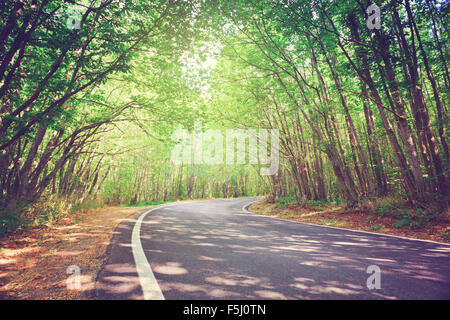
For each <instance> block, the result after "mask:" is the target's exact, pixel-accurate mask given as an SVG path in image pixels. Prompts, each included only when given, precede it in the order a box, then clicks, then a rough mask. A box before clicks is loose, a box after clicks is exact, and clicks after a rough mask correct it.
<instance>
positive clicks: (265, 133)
mask: <svg viewBox="0 0 450 320" xmlns="http://www.w3.org/2000/svg"><path fill="white" fill-rule="evenodd" d="M171 138H172V141H174V142H176V143H177V144H176V146H175V147H174V148H173V150H172V155H171V160H172V161H173V162H174V163H175V164H194V165H196V164H245V163H249V164H255V165H270V166H269V167H263V168H261V169H260V174H261V175H273V174H275V173H277V172H278V167H279V131H278V130H277V129H258V130H257V129H228V130H226V131H225V134H224V133H223V132H222V131H220V130H217V129H208V130H205V131H203V130H202V122H201V121H196V122H195V123H194V130H193V132H189V131H188V130H187V129H182V128H180V129H177V130H175V131H174V132H173V133H172V136H171ZM269 140H270V148H269ZM247 141H248V143H247ZM246 147H248V148H246ZM269 149H270V152H269ZM246 150H248V152H246ZM224 155H225V157H224ZM247 155H248V157H247Z"/></svg>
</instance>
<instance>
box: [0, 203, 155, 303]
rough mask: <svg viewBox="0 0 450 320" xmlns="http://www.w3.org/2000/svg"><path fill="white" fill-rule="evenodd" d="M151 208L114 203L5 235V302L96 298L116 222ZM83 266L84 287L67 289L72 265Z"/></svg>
mask: <svg viewBox="0 0 450 320" xmlns="http://www.w3.org/2000/svg"><path fill="white" fill-rule="evenodd" d="M145 210H148V207H108V208H102V209H97V210H91V211H87V212H85V213H80V214H78V215H76V216H72V217H71V218H64V219H61V220H60V221H59V222H58V223H57V224H54V225H51V226H46V227H42V228H39V229H32V230H25V231H20V232H16V233H13V234H11V235H9V236H8V237H5V238H3V239H0V300H6V299H8V300H13V299H14V300H16V299H27V300H47V299H49V300H55V299H56V300H60V299H62V300H73V299H76V300H85V299H92V294H93V292H94V285H95V280H96V277H97V274H98V272H99V271H100V270H101V268H102V266H103V264H104V263H105V261H106V258H107V247H108V245H109V243H110V240H111V238H112V236H113V233H114V229H115V228H116V226H117V225H118V224H119V223H120V222H121V221H123V220H124V219H127V218H128V217H131V216H133V215H135V214H138V213H140V212H144V211H145ZM72 265H76V266H78V267H79V268H80V270H81V273H80V280H81V290H69V289H67V285H66V281H67V279H68V278H69V277H70V276H71V274H70V273H69V274H68V273H67V268H68V267H69V266H72Z"/></svg>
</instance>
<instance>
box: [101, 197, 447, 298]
mask: <svg viewBox="0 0 450 320" xmlns="http://www.w3.org/2000/svg"><path fill="white" fill-rule="evenodd" d="M254 200H255V198H245V199H244V198H241V199H233V200H211V201H193V202H183V203H176V204H172V205H169V206H163V207H161V208H158V209H155V210H153V211H152V212H149V213H148V214H147V215H146V216H145V217H144V218H143V220H142V221H141V223H140V227H139V228H135V226H136V222H137V221H139V220H138V218H139V216H136V217H135V218H133V219H128V220H127V221H124V222H123V223H121V224H120V225H119V226H118V228H117V229H116V234H115V235H114V237H113V241H112V243H111V245H110V248H109V260H108V262H107V264H106V265H105V267H104V269H103V271H102V272H101V273H100V274H99V277H98V279H97V289H96V294H97V299H143V298H144V297H147V298H148V295H147V296H145V294H144V291H145V290H147V289H148V288H144V289H143V286H142V285H141V282H142V280H143V279H142V274H141V277H140V275H139V273H138V271H137V270H138V269H139V268H140V269H139V270H141V271H142V270H143V269H142V268H143V267H144V269H145V263H144V264H143V263H142V261H140V260H139V261H138V262H139V263H138V264H139V265H140V267H138V269H137V267H136V263H135V259H136V257H137V255H136V252H134V253H133V250H135V251H136V243H132V234H133V229H134V230H135V232H136V230H137V229H139V230H138V231H139V232H140V236H139V237H138V238H137V239H138V240H139V241H140V245H142V249H143V255H142V256H144V255H145V258H146V261H145V262H147V261H148V263H149V266H150V268H148V264H147V268H148V270H151V273H152V276H154V278H153V280H154V281H153V283H152V279H150V278H149V279H147V280H149V281H147V282H146V281H144V284H145V285H147V284H148V285H149V286H153V287H152V288H150V290H156V291H158V290H160V291H159V292H160V293H161V294H162V296H161V297H163V298H165V299H450V246H449V245H444V244H439V243H432V242H425V241H416V240H408V239H402V238H397V237H389V236H384V235H377V234H370V233H362V232H353V231H349V230H343V229H335V228H327V227H322V226H313V225H308V224H302V223H296V222H291V221H284V220H280V219H273V218H270V217H264V216H260V215H257V214H253V213H249V212H246V211H245V210H243V207H244V206H245V205H246V204H248V203H250V202H252V201H254ZM135 236H136V235H135ZM135 240H136V239H135ZM144 260H145V259H144ZM373 265H375V266H377V267H378V268H379V270H380V273H379V278H378V279H379V280H380V281H379V282H376V279H375V278H376V276H375V274H373V273H367V268H368V267H369V266H373ZM372 268H375V269H376V267H372ZM141 271H140V272H141ZM372 272H373V271H372ZM369 277H371V281H369V282H370V283H371V284H373V285H375V284H377V283H378V284H379V286H380V288H379V289H377V288H374V289H369V288H368V287H367V279H368V278H369ZM155 285H156V287H155Z"/></svg>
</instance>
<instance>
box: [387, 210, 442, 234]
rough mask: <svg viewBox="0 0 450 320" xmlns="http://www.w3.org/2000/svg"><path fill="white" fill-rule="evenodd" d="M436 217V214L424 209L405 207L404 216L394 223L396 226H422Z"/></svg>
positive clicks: (412, 227)
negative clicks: (428, 212)
mask: <svg viewBox="0 0 450 320" xmlns="http://www.w3.org/2000/svg"><path fill="white" fill-rule="evenodd" d="M434 218H436V215H433V214H427V213H426V212H424V211H423V210H422V209H420V208H417V209H411V210H408V209H404V210H403V215H402V218H401V219H400V220H398V221H395V222H394V223H393V225H394V227H396V228H411V229H416V228H422V227H423V226H425V225H426V224H427V223H428V222H430V221H431V220H433V219H434Z"/></svg>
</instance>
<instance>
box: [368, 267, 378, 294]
mask: <svg viewBox="0 0 450 320" xmlns="http://www.w3.org/2000/svg"><path fill="white" fill-rule="evenodd" d="M366 273H369V274H372V275H371V276H369V277H368V278H367V281H366V286H367V289H369V290H373V289H381V269H380V267H379V266H377V265H374V264H373V265H370V266H368V267H367V269H366Z"/></svg>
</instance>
